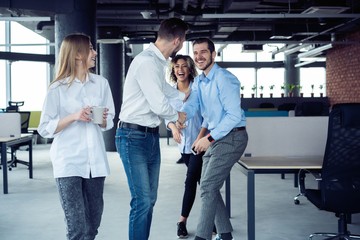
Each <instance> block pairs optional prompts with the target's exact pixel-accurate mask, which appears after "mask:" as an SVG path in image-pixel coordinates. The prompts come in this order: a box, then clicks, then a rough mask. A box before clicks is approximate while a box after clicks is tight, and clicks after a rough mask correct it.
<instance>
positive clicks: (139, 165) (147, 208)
mask: <svg viewBox="0 0 360 240" xmlns="http://www.w3.org/2000/svg"><path fill="white" fill-rule="evenodd" d="M115 144H116V148H117V151H118V153H119V154H120V158H121V160H122V163H123V165H124V169H125V172H126V176H127V180H128V185H129V189H130V193H131V202H130V207H131V209H130V216H129V240H146V239H148V238H149V235H150V226H151V220H152V214H153V208H154V205H155V202H156V199H157V190H158V185H159V174H160V143H159V134H158V133H148V132H141V131H138V130H133V129H128V128H118V129H117V130H116V136H115Z"/></svg>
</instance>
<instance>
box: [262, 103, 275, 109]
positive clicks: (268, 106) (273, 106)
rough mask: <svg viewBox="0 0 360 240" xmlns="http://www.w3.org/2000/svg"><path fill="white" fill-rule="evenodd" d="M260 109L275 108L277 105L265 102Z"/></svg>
mask: <svg viewBox="0 0 360 240" xmlns="http://www.w3.org/2000/svg"><path fill="white" fill-rule="evenodd" d="M259 108H275V105H274V104H273V103H270V102H263V103H260V104H259Z"/></svg>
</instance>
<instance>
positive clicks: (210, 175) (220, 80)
mask: <svg viewBox="0 0 360 240" xmlns="http://www.w3.org/2000/svg"><path fill="white" fill-rule="evenodd" d="M193 53H194V61H195V64H196V66H197V67H198V68H199V69H200V70H202V71H203V72H202V74H200V75H199V76H197V77H196V78H195V81H194V83H193V85H192V89H191V94H190V97H189V99H188V100H187V101H186V103H185V104H184V106H183V109H182V111H184V112H186V114H187V115H186V116H187V119H190V118H192V117H193V116H194V114H195V113H196V112H197V111H198V110H199V109H200V111H201V115H202V117H203V118H204V122H205V123H207V126H206V127H207V128H208V130H209V131H210V133H209V134H208V135H206V136H205V137H203V138H201V139H200V140H199V141H198V142H197V143H196V144H195V146H194V149H195V151H196V152H202V151H204V152H205V154H204V156H203V167H202V173H201V183H200V191H201V203H202V205H201V213H200V218H199V222H198V226H197V231H196V237H195V240H208V239H211V235H212V230H213V226H214V222H215V225H216V229H217V232H218V236H217V238H216V239H217V240H231V239H232V234H231V232H232V231H233V228H232V225H231V222H230V219H229V216H228V214H227V211H226V207H225V204H224V201H223V199H222V197H221V194H220V189H221V187H222V186H223V184H224V181H225V180H226V178H227V177H228V176H229V174H230V171H231V168H232V167H233V166H234V164H235V163H236V162H237V161H238V160H239V159H240V157H241V155H242V154H243V152H244V150H245V148H246V145H247V142H248V136H247V132H246V129H245V125H246V119H245V114H244V111H243V110H242V109H241V98H240V82H239V80H238V79H237V78H236V77H235V76H234V75H233V74H232V73H230V72H229V71H227V70H226V69H223V68H221V67H219V66H218V65H217V64H216V63H215V62H214V61H215V57H216V52H215V46H214V43H213V42H212V41H211V40H210V39H207V38H199V39H197V40H195V41H193ZM178 125H181V124H178Z"/></svg>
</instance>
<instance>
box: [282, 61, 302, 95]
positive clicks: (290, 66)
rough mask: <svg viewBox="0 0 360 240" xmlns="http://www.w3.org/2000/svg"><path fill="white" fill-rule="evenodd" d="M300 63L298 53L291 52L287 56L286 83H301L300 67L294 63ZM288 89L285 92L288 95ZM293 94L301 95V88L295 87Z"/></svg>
mask: <svg viewBox="0 0 360 240" xmlns="http://www.w3.org/2000/svg"><path fill="white" fill-rule="evenodd" d="M297 63H298V58H297V55H296V54H289V55H286V56H285V84H294V85H299V84H300V69H299V68H297V67H295V66H294V65H295V64H297ZM288 93H289V92H288V89H286V92H285V94H286V95H288ZM293 96H299V89H298V88H295V90H294V91H293Z"/></svg>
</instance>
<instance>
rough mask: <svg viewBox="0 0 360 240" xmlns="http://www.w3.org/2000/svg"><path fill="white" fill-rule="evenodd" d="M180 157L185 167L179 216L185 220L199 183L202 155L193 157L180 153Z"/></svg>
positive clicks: (192, 155)
mask: <svg viewBox="0 0 360 240" xmlns="http://www.w3.org/2000/svg"><path fill="white" fill-rule="evenodd" d="M181 155H182V159H183V160H184V163H185V165H186V166H187V172H186V179H185V191H184V196H183V202H182V209H181V216H183V217H186V218H187V217H189V214H190V211H191V208H192V206H193V204H194V201H195V196H196V188H197V185H198V184H199V183H200V177H201V168H202V156H203V155H204V154H203V153H201V154H198V155H194V154H185V153H182V154H181Z"/></svg>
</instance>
